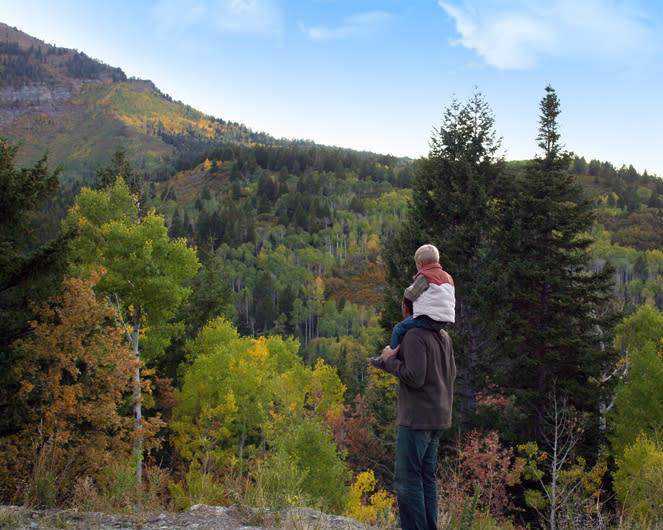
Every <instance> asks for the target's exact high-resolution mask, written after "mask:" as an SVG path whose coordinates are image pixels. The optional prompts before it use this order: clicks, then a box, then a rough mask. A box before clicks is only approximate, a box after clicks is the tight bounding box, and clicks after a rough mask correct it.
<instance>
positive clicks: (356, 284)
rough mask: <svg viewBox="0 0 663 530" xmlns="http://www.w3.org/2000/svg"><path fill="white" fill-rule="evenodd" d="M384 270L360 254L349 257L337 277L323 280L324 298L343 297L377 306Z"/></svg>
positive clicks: (380, 298)
mask: <svg viewBox="0 0 663 530" xmlns="http://www.w3.org/2000/svg"><path fill="white" fill-rule="evenodd" d="M385 282H386V280H385V270H384V267H383V266H382V265H380V264H378V263H374V262H373V261H370V260H368V259H366V258H365V257H362V256H355V257H351V258H349V259H348V260H347V261H346V263H345V266H344V269H343V270H342V271H341V272H340V274H339V276H338V277H333V278H329V279H327V280H325V287H326V289H325V298H327V299H329V300H338V299H340V298H342V297H343V298H345V299H346V300H347V301H349V302H352V303H353V304H360V305H371V306H377V305H379V304H380V303H381V302H382V291H383V289H384V285H385Z"/></svg>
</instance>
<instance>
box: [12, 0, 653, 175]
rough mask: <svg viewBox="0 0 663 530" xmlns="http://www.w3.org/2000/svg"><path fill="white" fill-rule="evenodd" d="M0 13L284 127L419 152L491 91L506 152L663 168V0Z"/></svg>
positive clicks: (29, 4) (389, 0) (303, 134)
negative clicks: (546, 132) (566, 154)
mask: <svg viewBox="0 0 663 530" xmlns="http://www.w3.org/2000/svg"><path fill="white" fill-rule="evenodd" d="M0 22H4V23H6V24H9V25H10V26H13V27H16V28H17V29H19V30H21V31H24V32H26V33H28V34H30V35H32V36H33V37H37V38H39V39H41V40H43V41H45V42H47V43H49V44H54V45H57V46H61V47H66V48H74V49H77V50H79V51H82V52H84V53H85V54H86V55H88V56H90V57H92V58H94V59H98V60H101V61H103V62H105V63H107V64H109V65H111V66H116V67H120V68H121V69H122V70H123V71H124V72H125V73H126V74H127V75H128V76H130V77H138V78H141V79H149V80H151V81H153V82H154V83H155V85H156V86H157V87H158V88H159V89H160V90H161V91H162V92H164V93H166V94H168V95H169V96H171V97H172V98H173V99H175V100H179V101H181V102H183V103H185V104H188V105H190V106H192V107H194V108H196V109H198V110H200V111H202V112H205V113H207V114H209V115H211V116H214V117H216V118H221V119H223V120H226V121H231V122H238V123H242V124H244V125H246V126H248V127H250V128H251V129H253V130H254V131H256V132H265V133H268V134H270V135H272V136H275V137H277V138H288V139H305V140H312V141H314V142H316V143H318V144H323V145H329V146H338V147H344V148H352V149H357V150H366V151H373V152H376V153H380V154H392V155H395V156H408V157H412V158H418V157H421V156H427V155H428V151H429V142H430V139H431V137H432V135H433V134H434V130H435V129H436V128H438V127H439V126H440V125H441V123H442V115H443V113H444V111H445V109H446V108H448V107H449V105H451V104H452V102H453V101H454V99H455V100H458V101H460V102H464V101H467V100H468V99H469V98H470V97H471V96H472V95H473V94H474V93H475V92H480V93H481V94H482V95H483V97H484V99H485V100H486V102H487V103H488V105H489V106H490V108H491V109H492V112H493V114H494V118H495V129H496V132H497V135H498V136H499V137H501V138H502V148H503V149H502V154H503V155H504V157H505V158H506V159H507V160H523V159H529V158H532V157H534V156H535V155H537V154H539V152H538V148H537V145H536V143H537V142H536V136H537V129H538V119H539V115H540V109H539V104H540V102H541V99H542V98H543V97H544V95H545V88H546V86H548V85H550V86H552V87H553V88H554V89H555V91H556V94H557V96H558V98H559V101H560V105H561V111H562V113H561V114H560V116H559V131H560V134H561V142H562V144H563V145H564V147H565V148H566V149H567V150H568V151H571V152H573V153H575V154H577V155H578V156H584V157H585V159H586V160H587V161H588V162H589V161H590V160H592V159H596V160H600V161H608V162H611V163H612V164H613V165H614V166H615V167H616V168H619V167H621V166H622V165H626V166H629V165H631V164H632V165H633V166H634V167H635V168H636V169H637V170H638V171H639V172H643V171H644V170H647V172H648V173H649V174H650V175H651V174H656V175H658V176H661V177H663V97H662V95H663V90H662V89H663V3H661V2H660V0H630V1H622V0H500V1H492V2H491V1H486V0H381V1H377V0H375V1H371V0H133V1H128V0H113V1H108V0H98V1H90V0H58V1H57V2H56V1H53V0H48V1H47V0H20V1H17V0H0Z"/></svg>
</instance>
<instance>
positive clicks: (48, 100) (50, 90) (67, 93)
mask: <svg viewBox="0 0 663 530" xmlns="http://www.w3.org/2000/svg"><path fill="white" fill-rule="evenodd" d="M84 82H85V81H82V80H81V81H78V82H76V83H70V84H48V83H30V84H27V85H23V86H20V87H3V88H0V124H2V125H6V124H9V123H12V122H13V121H14V120H16V119H17V118H18V117H19V116H21V115H23V114H26V113H28V112H39V113H41V112H44V113H46V114H48V115H51V116H55V115H59V114H62V112H63V108H64V106H66V105H67V103H69V102H70V101H71V98H72V97H73V96H74V95H75V94H77V93H78V92H80V90H81V87H82V86H83V83H84Z"/></svg>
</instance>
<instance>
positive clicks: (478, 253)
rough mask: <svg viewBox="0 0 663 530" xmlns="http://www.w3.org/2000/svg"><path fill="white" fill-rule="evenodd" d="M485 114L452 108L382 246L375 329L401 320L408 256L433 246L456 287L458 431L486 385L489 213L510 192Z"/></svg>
mask: <svg viewBox="0 0 663 530" xmlns="http://www.w3.org/2000/svg"><path fill="white" fill-rule="evenodd" d="M499 146H500V140H499V139H498V138H497V136H496V132H495V129H494V118H493V115H492V111H491V110H490V108H489V106H488V104H487V103H486V101H485V100H484V98H483V96H482V94H480V93H475V94H474V95H473V96H472V97H471V98H470V99H469V100H468V101H467V102H466V103H465V104H461V103H459V102H458V101H453V102H452V104H451V105H450V106H449V107H448V108H447V109H446V111H445V113H444V116H443V122H442V125H441V127H440V128H439V129H438V130H436V131H435V134H434V136H433V138H432V139H431V150H430V153H429V156H428V158H426V159H423V160H421V161H420V163H419V166H418V168H417V172H416V174H415V176H414V180H413V196H412V201H411V202H410V204H409V209H408V214H407V218H406V220H405V222H404V224H403V226H402V228H401V231H400V232H399V233H398V234H397V235H396V236H395V237H394V238H393V239H392V240H391V241H387V242H386V243H385V247H386V248H385V252H384V255H385V262H386V264H387V281H388V287H387V289H386V291H385V296H386V301H385V311H384V312H383V318H382V325H383V327H385V328H386V329H388V330H390V329H391V327H392V326H393V324H395V322H396V321H397V320H400V318H401V317H400V310H399V308H400V303H399V302H400V300H401V297H402V294H403V289H404V287H406V286H407V285H408V284H409V283H410V282H411V278H412V274H413V273H414V272H415V264H414V259H413V256H414V252H415V250H416V249H417V248H418V247H419V246H420V245H422V244H425V243H432V244H434V245H435V246H437V248H438V249H439V251H440V264H441V265H442V268H443V269H445V270H446V271H447V272H449V273H450V274H451V275H452V276H453V278H454V283H455V287H456V324H455V326H454V327H453V328H450V330H451V331H452V334H453V338H454V343H455V347H456V349H457V351H459V352H460V354H459V355H457V357H456V360H457V362H458V364H459V371H458V383H459V384H458V385H457V388H458V389H459V394H460V396H459V397H460V398H461V400H460V401H461V411H462V417H463V418H464V420H465V424H467V422H468V421H469V417H470V413H471V412H472V410H473V409H474V404H475V399H476V392H477V390H478V389H480V388H481V387H482V386H483V384H484V382H485V375H486V372H485V371H484V368H485V367H486V366H487V365H488V364H489V363H488V362H487V361H488V360H489V356H488V354H487V352H488V350H489V349H490V344H489V342H488V338H489V337H490V336H491V332H490V329H489V328H490V326H491V319H490V318H487V315H485V314H484V308H483V297H484V296H485V293H486V292H487V291H491V290H492V288H491V287H489V286H488V285H486V284H485V282H486V281H487V279H488V278H492V277H494V275H493V274H488V269H490V268H492V267H494V264H493V263H491V262H490V261H488V260H486V257H487V255H488V249H489V248H490V246H491V244H492V243H491V242H492V238H493V234H494V228H495V224H496V222H495V220H496V215H497V212H498V210H499V209H498V208H497V207H496V206H497V205H498V204H500V203H501V202H503V197H504V195H505V194H506V193H508V190H509V189H510V186H509V183H508V181H507V180H506V178H505V173H504V162H503V160H502V158H500V157H498V155H497V152H498V150H499Z"/></svg>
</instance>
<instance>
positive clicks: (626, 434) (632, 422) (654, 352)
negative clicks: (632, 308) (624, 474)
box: [611, 306, 663, 457]
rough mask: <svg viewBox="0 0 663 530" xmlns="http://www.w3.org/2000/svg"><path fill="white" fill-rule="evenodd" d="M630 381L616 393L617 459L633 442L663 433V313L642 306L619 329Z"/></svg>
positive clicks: (615, 440)
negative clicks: (662, 430)
mask: <svg viewBox="0 0 663 530" xmlns="http://www.w3.org/2000/svg"><path fill="white" fill-rule="evenodd" d="M617 341H618V342H619V343H621V345H622V348H623V350H624V352H625V358H624V359H623V361H622V363H626V367H627V370H628V372H627V373H628V375H627V377H626V378H625V379H624V380H623V381H622V382H621V383H620V384H619V385H618V386H617V388H616V389H615V406H614V411H613V412H612V414H611V420H612V432H613V434H612V437H611V442H612V446H613V450H614V453H615V455H616V456H617V457H619V455H621V454H623V451H624V450H625V448H626V447H628V446H629V445H630V444H631V443H632V442H633V440H635V439H636V438H637V437H638V436H640V435H644V436H648V437H655V436H656V435H657V434H658V433H659V432H660V431H661V429H663V390H662V389H661V384H660V382H661V381H662V380H663V360H661V350H662V348H663V313H661V312H660V311H658V310H656V309H654V308H652V307H649V306H641V307H640V308H639V309H638V311H636V313H634V314H633V315H631V316H630V317H628V318H627V319H625V320H624V321H623V322H622V323H621V324H620V326H619V327H618V329H617Z"/></svg>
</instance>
